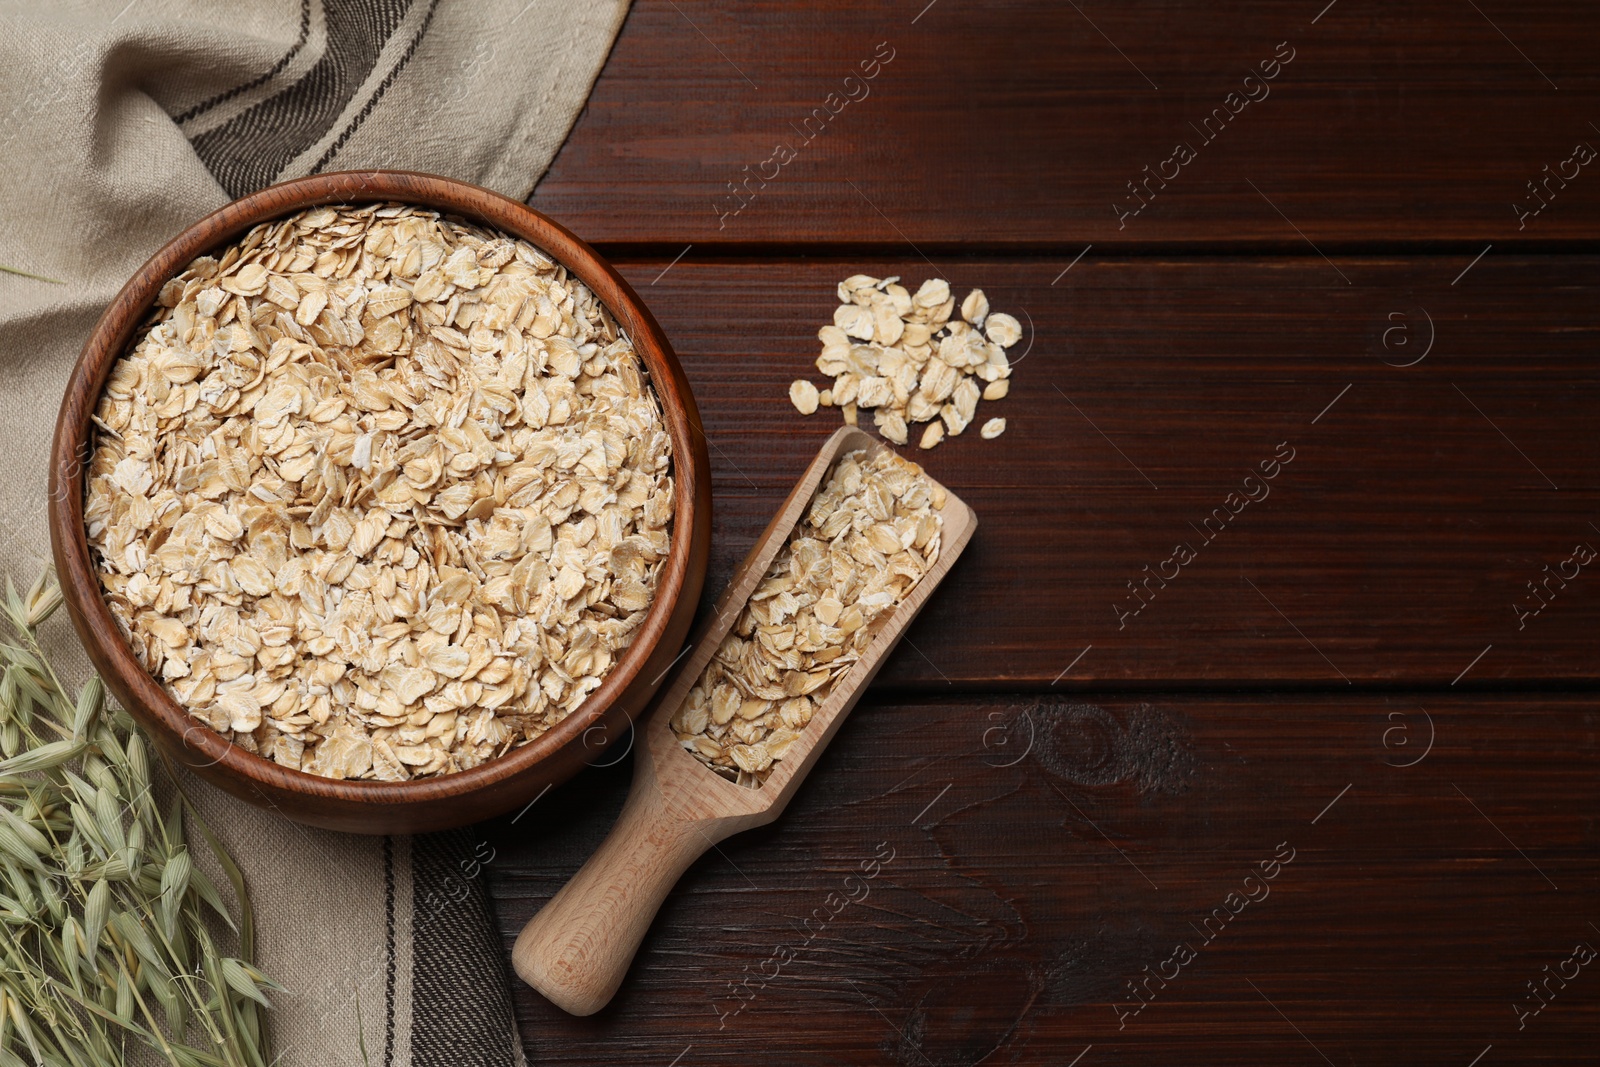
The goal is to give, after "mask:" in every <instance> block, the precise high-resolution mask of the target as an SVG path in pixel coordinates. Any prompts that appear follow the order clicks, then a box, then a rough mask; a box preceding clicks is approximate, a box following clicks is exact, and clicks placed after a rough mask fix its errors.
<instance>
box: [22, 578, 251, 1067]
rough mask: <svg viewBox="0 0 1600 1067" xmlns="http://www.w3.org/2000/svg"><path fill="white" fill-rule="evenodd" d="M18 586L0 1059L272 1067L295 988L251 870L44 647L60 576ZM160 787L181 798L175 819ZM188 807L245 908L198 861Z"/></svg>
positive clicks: (124, 721) (142, 746)
mask: <svg viewBox="0 0 1600 1067" xmlns="http://www.w3.org/2000/svg"><path fill="white" fill-rule="evenodd" d="M5 592H6V595H5V603H4V605H3V610H4V614H5V615H6V617H7V618H9V620H10V622H11V625H12V627H13V629H14V630H15V635H14V636H15V640H12V641H5V640H0V667H3V669H4V672H5V673H4V676H3V678H0V756H3V758H0V1067H22V1065H29V1064H32V1065H36V1067H113V1065H116V1067H120V1065H121V1064H124V1063H126V1062H127V1061H128V1058H129V1056H130V1054H137V1055H138V1058H139V1059H141V1060H144V1059H147V1058H149V1056H150V1055H151V1054H153V1055H154V1057H155V1059H156V1061H157V1062H161V1063H169V1064H173V1065H175V1067H268V1064H269V1063H270V1062H271V1058H270V1052H269V1050H268V1041H267V1037H268V1034H267V1026H266V1013H265V1009H267V1008H270V1007H271V1005H270V1004H269V1003H268V1001H267V997H266V993H265V992H264V991H265V990H274V989H278V988H279V987H278V986H277V985H276V984H275V983H273V982H272V981H271V980H270V979H268V978H267V977H266V976H265V975H263V974H262V973H261V972H260V971H258V970H256V969H255V967H253V966H252V965H251V963H250V959H251V954H252V942H253V940H254V937H253V929H252V923H251V914H250V905H249V902H248V898H247V897H246V895H245V884H244V876H243V874H242V873H241V872H240V870H239V868H238V866H237V865H236V864H235V863H234V862H233V860H232V859H231V858H230V857H229V856H228V854H227V853H226V851H224V849H223V848H222V844H221V842H219V841H218V840H217V839H216V837H215V836H214V835H213V834H212V832H211V830H210V829H209V828H207V827H206V826H205V824H204V823H203V822H201V821H200V818H199V816H198V814H197V813H195V812H194V810H193V809H192V808H191V807H190V806H189V804H188V802H187V801H186V800H185V798H184V796H183V794H182V792H181V791H180V789H179V788H178V785H177V783H176V781H175V780H173V779H172V778H171V776H170V772H169V771H168V769H167V767H166V766H165V765H154V764H153V762H152V759H151V752H150V748H149V746H148V744H147V742H146V741H145V738H144V736H143V735H142V734H141V733H140V732H139V731H138V729H136V728H135V726H134V724H133V722H132V720H131V719H129V718H128V715H127V713H126V712H124V711H122V710H121V709H119V708H116V707H114V706H108V705H107V703H106V699H105V690H104V688H103V686H102V684H101V682H100V680H99V679H98V678H93V679H91V680H90V681H89V683H88V684H87V685H85V686H84V687H83V688H82V689H81V690H79V692H78V694H77V696H76V697H75V698H73V697H69V696H68V694H67V691H66V688H65V687H64V686H63V685H62V684H61V680H60V678H58V677H57V676H56V672H55V670H54V669H53V668H52V667H51V665H50V661H49V659H48V658H47V657H46V656H45V652H44V649H43V648H42V647H40V643H39V640H38V627H39V625H40V624H41V623H42V622H44V620H45V619H46V618H48V617H49V615H50V614H51V612H53V611H54V610H55V609H56V608H57V607H58V606H59V605H60V603H61V592H60V589H59V588H58V587H57V586H56V584H55V582H54V580H53V578H52V576H51V574H50V572H49V571H48V570H47V571H46V572H45V573H44V575H42V576H41V577H40V579H39V580H38V581H37V582H35V583H34V585H33V588H31V589H30V590H29V591H28V592H27V594H26V595H25V596H19V595H18V594H17V591H16V588H15V586H13V585H12V583H11V581H10V580H9V579H7V581H6V590H5ZM152 787H154V788H152ZM158 793H166V794H170V795H171V796H172V798H173V799H172V801H171V803H170V804H167V805H165V810H162V808H163V805H162V804H161V803H160V802H159V801H158ZM186 812H187V814H188V816H189V821H190V823H191V825H193V826H195V827H196V828H197V829H198V830H199V832H200V835H201V836H202V837H204V838H205V842H206V847H208V848H209V849H210V850H211V852H212V854H213V855H214V856H215V857H216V861H217V864H218V865H219V866H220V867H221V869H222V870H223V871H224V872H225V873H226V875H227V877H228V879H229V881H231V882H232V883H233V889H234V895H235V898H236V900H237V902H238V914H237V915H234V914H233V913H231V912H230V910H229V908H228V905H227V904H226V903H225V902H224V901H223V899H222V896H221V894H219V893H218V891H217V887H216V885H215V884H214V883H213V882H212V881H211V879H209V878H208V877H207V876H206V874H205V872H204V871H202V870H201V869H200V868H199V867H198V866H197V865H196V864H195V863H194V861H193V859H192V857H191V854H190V849H189V844H188V843H187V842H186V840H185V835H184V815H185V813H186ZM223 941H228V942H232V943H234V945H235V949H236V952H237V955H230V954H228V953H227V952H226V951H225V947H224V945H223V944H221V943H220V942H223ZM140 1045H143V1046H146V1047H147V1048H148V1050H150V1051H149V1052H145V1053H140V1050H139V1046H140Z"/></svg>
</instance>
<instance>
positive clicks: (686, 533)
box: [50, 171, 711, 834]
mask: <svg viewBox="0 0 1600 1067" xmlns="http://www.w3.org/2000/svg"><path fill="white" fill-rule="evenodd" d="M374 201H398V202H402V203H408V204H417V205H421V206H424V207H428V208H432V209H435V210H438V211H441V212H444V213H448V214H451V215H457V216H460V217H462V218H464V219H467V220H468V221H471V222H475V223H480V224H482V225H484V226H488V227H491V228H493V229H496V230H499V231H501V232H503V233H506V234H509V235H510V236H512V237H518V238H522V239H524V240H527V241H529V242H531V243H533V244H534V245H536V246H538V247H539V248H541V249H543V250H544V251H545V252H547V253H549V254H550V255H551V256H552V257H553V258H554V259H556V260H557V261H558V262H560V263H562V264H564V265H565V266H566V267H567V268H568V270H569V271H570V273H571V274H572V275H574V276H575V277H577V278H578V279H579V280H580V281H582V282H583V284H585V285H587V286H588V287H589V288H590V289H591V290H592V291H593V292H594V293H595V295H596V296H597V297H599V299H600V301H601V302H602V303H603V304H604V305H605V306H606V308H607V309H608V310H609V311H610V312H611V314H612V316H613V317H614V318H615V319H616V320H617V322H618V323H621V324H623V325H625V327H626V328H627V331H628V336H629V338H630V339H631V340H632V341H633V343H634V348H635V350H636V351H637V352H638V354H639V358H640V359H641V360H642V361H643V363H644V365H645V367H646V369H647V370H648V371H649V375H650V380H651V383H652V384H653V386H654V387H655V390H656V394H657V395H658V396H659V397H660V399H661V405H662V409H663V412H664V414H665V418H666V424H667V429H668V432H669V433H670V435H671V437H672V452H673V456H672V461H673V477H674V481H675V485H676V491H677V500H676V504H675V510H674V512H673V525H672V551H671V555H670V556H669V558H668V559H667V561H666V563H665V565H664V567H663V568H662V571H661V574H660V577H659V579H658V585H657V588H656V597H655V600H654V602H653V603H652V604H651V605H650V609H649V613H648V614H647V615H646V617H645V621H644V623H643V625H641V626H640V628H639V629H638V631H637V632H636V635H635V637H634V641H633V643H632V644H631V645H630V646H629V647H628V648H627V650H626V651H624V652H623V654H622V655H621V657H620V658H619V659H618V660H617V662H616V663H615V664H614V665H613V667H612V669H611V672H610V673H609V674H607V675H606V676H605V678H604V680H603V681H602V682H601V684H600V686H599V688H597V689H596V690H595V691H594V692H593V693H591V694H590V695H589V698H588V699H587V700H585V701H584V702H583V704H582V705H580V706H579V707H578V709H577V710H576V711H574V712H573V713H572V714H570V715H569V716H567V718H566V719H564V720H562V721H561V722H560V723H559V724H557V725H556V726H555V727H554V728H552V729H551V730H549V731H548V732H547V733H545V734H543V735H542V736H540V737H538V738H535V739H534V740H533V741H531V742H528V743H527V744H525V745H523V746H521V747H520V748H516V749H513V750H511V751H510V752H508V753H507V754H505V755H504V756H501V757H499V758H498V759H494V760H490V761H489V762H487V763H485V764H483V765H482V766H479V767H475V768H473V769H472V770H469V771H462V772H459V773H456V774H446V775H441V776H438V777H434V778H425V779H421V780H417V781H409V782H371V781H338V780H335V779H330V778H323V777H320V776H317V775H313V774H307V773H305V772H303V771H298V770H293V769H290V768H288V767H283V766H280V765H279V764H277V763H274V762H272V761H270V760H267V759H264V758H263V757H261V756H257V755H255V754H254V753H250V752H246V751H245V750H244V749H242V748H239V747H238V746H236V745H234V744H233V743H232V742H230V741H228V740H226V739H224V738H223V737H222V736H221V735H219V734H217V733H216V732H214V731H213V730H211V729H210V728H209V727H208V726H206V725H204V724H203V723H201V722H200V721H199V720H198V719H196V718H194V717H192V716H191V715H189V713H188V712H186V711H185V710H184V709H183V708H182V707H180V706H179V705H178V703H177V701H176V700H174V699H173V697H172V696H171V695H170V694H169V693H167V691H166V690H165V689H163V688H162V687H161V685H160V684H159V683H158V682H157V681H156V680H155V679H154V678H152V677H151V676H150V674H149V673H148V672H147V671H146V670H145V669H144V667H143V666H142V665H141V664H140V663H139V661H138V660H137V659H136V658H135V656H134V653H133V650H132V649H131V648H130V647H129V646H128V644H127V642H126V641H125V640H124V638H123V636H122V633H121V631H120V630H119V629H118V628H117V624H116V622H115V621H114V620H113V619H112V616H111V612H110V609H108V608H107V607H106V603H105V600H104V599H103V597H102V593H101V586H100V579H99V576H98V574H97V572H96V569H95V566H94V564H93V562H92V561H91V559H90V555H89V544H88V536H87V533H86V531H85V529H84V522H83V504H84V482H83V473H84V469H85V467H86V465H87V459H88V457H89V456H90V455H92V451H91V450H92V437H91V432H90V431H91V424H90V415H91V414H93V412H94V411H95V409H96V405H97V404H98V403H99V398H100V393H101V390H102V389H103V388H104V385H105V381H106V377H107V375H108V374H109V373H110V371H111V367H112V364H113V363H114V362H115V361H116V360H117V359H118V357H120V356H121V355H122V354H123V353H124V352H125V351H126V350H127V348H128V345H129V343H130V341H131V340H132V339H133V336H134V334H135V332H136V331H137V330H138V329H139V327H140V326H141V325H143V324H144V323H145V322H146V320H147V318H148V316H149V313H150V309H151V307H152V305H153V304H154V303H155V300H156V296H157V294H158V293H159V292H160V290H161V286H162V285H163V283H165V282H166V281H167V280H168V279H169V278H171V277H173V276H174V275H176V274H178V273H180V272H182V271H183V270H184V269H185V268H187V267H188V265H189V264H190V263H191V262H192V261H193V260H194V259H196V258H197V257H199V256H202V255H205V254H207V253H209V252H213V251H215V250H217V249H219V248H221V247H223V246H226V245H227V244H229V243H230V242H232V241H233V240H235V239H236V238H238V237H240V236H241V235H242V234H244V233H245V232H246V231H247V230H249V229H250V228H251V227H253V226H255V225H257V224H259V223H261V222H265V221H268V220H270V219H276V218H281V217H283V216H286V215H291V214H293V213H295V212H298V211H301V210H303V209H305V208H308V207H313V206H316V205H319V204H332V203H370V202H374ZM710 539H711V479H710V468H709V463H708V461H707V458H706V445H705V432H704V430H703V429H702V428H701V426H700V414H699V411H698V409H697V408H696V407H695V403H694V398H693V396H691V395H690V392H689V384H688V382H687V380H685V378H684V375H683V370H682V368H681V367H679V365H678V360H677V357H676V356H674V355H673V352H672V347H671V345H669V344H668V343H667V339H666V337H665V336H664V335H663V334H662V332H661V327H660V326H658V325H657V324H656V321H655V319H654V318H652V317H651V315H650V312H649V311H648V310H646V308H645V306H644V304H643V303H642V302H641V301H640V300H639V297H638V295H637V294H635V293H634V291H633V289H632V288H630V287H629V286H628V283H627V282H625V281H623V280H622V278H621V276H619V275H618V274H617V272H616V271H615V270H613V269H612V268H611V266H610V265H609V264H608V263H606V262H605V261H604V260H603V259H601V258H600V256H599V255H597V254H596V253H595V251H594V250H593V249H591V248H590V247H589V246H588V245H586V244H584V243H583V242H582V241H580V240H579V239H578V238H577V237H575V236H573V235H572V234H571V233H569V232H567V231H566V230H565V229H563V228H562V227H561V226H560V225H558V224H557V223H555V222H554V221H552V220H551V219H549V218H546V217H545V216H544V215H541V214H540V213H539V212H537V211H534V210H533V209H531V208H529V207H528V206H527V205H525V204H520V203H518V202H517V201H515V200H510V199H507V198H506V197H503V196H500V195H499V194H498V193H493V192H490V191H489V190H487V189H481V188H478V187H477V186H474V185H467V184H465V183H463V182H458V181H452V180H450V179H448V178H440V177H435V176H433V175H427V174H413V173H406V172H401V171H348V172H343V173H336V174H319V175H316V176H313V177H310V178H302V179H299V180H297V181H290V182H284V183H282V184H279V185H274V186H271V187H269V188H266V189H263V190H261V191H260V192H257V193H252V194H250V195H249V196H246V197H244V198H243V199H240V200H236V201H234V202H233V203H231V204H229V205H228V206H227V207H224V208H222V209H221V210H219V211H216V212H214V213H212V214H211V215H208V216H206V217H205V218H203V219H201V220H200V221H199V222H197V223H195V224H194V225H193V226H190V227H189V228H188V229H187V230H184V231H183V232H182V233H180V234H179V235H178V236H177V237H175V238H173V240H172V241H171V242H169V243H168V244H167V245H166V247H164V248H162V249H161V251H159V252H157V253H156V254H155V255H154V256H153V257H151V259H150V261H149V262H148V263H146V264H145V265H144V266H143V267H141V268H140V269H139V271H138V273H136V274H135V275H134V276H133V277H132V278H131V279H130V280H129V281H128V284H127V285H125V286H123V287H122V291H121V292H120V293H118V294H117V297H116V299H115V300H113V301H112V302H111V305H110V307H108V308H107V309H106V311H105V313H104V314H103V315H101V316H100V321H99V322H98V323H97V324H96V325H95V328H94V332H93V333H92V334H91V335H90V336H89V340H88V342H87V343H86V344H85V345H84V348H83V354H82V355H81V356H79V357H78V364H77V366H76V367H75V368H74V369H73V372H72V378H71V380H70V381H69V382H68V383H67V391H66V396H65V397H63V398H62V401H61V413H60V415H59V417H58V418H57V420H56V433H55V442H54V445H53V446H52V448H51V454H50V540H51V544H52V547H53V550H54V554H55V564H56V572H57V574H58V576H59V578H60V581H61V590H62V593H63V594H64V597H65V600H66V605H67V610H68V612H69V613H70V614H71V616H72V622H73V625H74V626H76V627H77V630H78V635H79V637H81V638H82V640H83V643H84V647H85V648H86V649H87V650H88V652H89V658H90V659H91V660H92V661H93V662H94V665H95V667H96V669H98V670H99V672H100V675H101V677H102V678H103V679H104V680H105V683H106V685H107V686H108V687H109V688H110V690H111V692H112V693H113V694H115V696H116V698H117V699H118V700H119V701H121V702H122V706H123V707H125V708H127V709H128V711H129V712H131V713H132V714H133V716H134V717H135V718H136V719H138V720H139V722H140V723H142V724H143V725H144V726H145V727H146V728H147V729H148V730H149V731H150V732H151V733H152V734H153V735H154V736H155V739H156V741H157V742H158V743H159V744H160V745H161V746H162V747H163V748H164V749H165V750H166V751H167V752H168V753H170V754H171V755H172V756H173V757H175V758H176V759H177V760H178V761H180V762H182V763H184V764H187V765H188V766H190V767H192V768H194V770H195V772H196V773H197V774H199V775H201V776H202V777H204V778H206V779H208V780H209V781H211V782H213V783H215V784H216V785H218V786H221V787H222V788H223V789H226V790H227V791H228V792H230V793H233V794H234V795H235V796H238V797H241V798H242V799H244V800H247V801H250V802H252V803H255V804H259V805H262V806H263V807H267V808H271V809H274V810H276V811H278V812H280V813H282V814H284V815H286V816H288V817H289V818H291V819H296V820H298V821H300V822H304V823H309V824H311V825H314V826H323V827H328V828H330V829H335V830H347V831H352V832H356V833H368V834H391V833H420V832H425V831H429V830H439V829H444V828H447V827H453V826H461V825H465V824H467V823H472V822H477V821H479V820H481V819H486V818H489V817H491V816H494V815H498V814H501V813H502V812H506V811H509V810H511V809H513V808H516V807H518V806H520V805H524V804H528V803H529V802H531V801H533V800H534V799H536V798H537V797H538V796H540V795H542V793H543V792H544V790H546V789H547V788H549V787H550V786H552V785H555V784H558V783H560V782H563V781H565V780H566V779H568V778H570V777H571V776H572V775H573V774H575V773H577V771H578V770H579V769H581V768H582V767H583V766H584V765H585V764H587V763H591V762H594V761H595V760H596V757H597V756H598V755H599V753H600V752H601V751H602V750H603V749H604V748H605V747H606V746H607V745H608V744H610V743H611V742H613V741H615V740H617V739H618V738H619V737H622V736H624V735H626V734H627V733H628V728H629V726H630V725H631V723H632V722H633V720H634V719H635V718H636V717H637V716H638V715H639V713H640V712H642V711H643V710H644V708H645V706H646V705H647V704H648V703H649V702H650V699H651V697H652V696H654V694H655V691H656V688H657V687H658V686H659V685H660V683H661V679H662V676H663V675H664V674H665V673H666V671H667V668H668V667H669V666H670V665H671V664H672V662H673V660H674V659H675V658H676V657H677V656H678V653H679V651H680V649H681V648H682V646H683V642H684V639H685V637H686V636H687V634H688V631H689V626H690V623H691V622H692V620H693V616H694V613H695V608H696V606H697V605H698V603H699V600H700V590H701V587H702V586H703V585H704V583H705V573H706V559H707V555H708V552H709V549H710Z"/></svg>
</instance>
